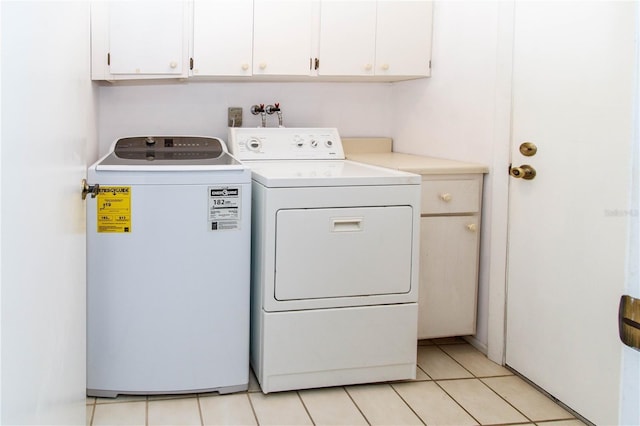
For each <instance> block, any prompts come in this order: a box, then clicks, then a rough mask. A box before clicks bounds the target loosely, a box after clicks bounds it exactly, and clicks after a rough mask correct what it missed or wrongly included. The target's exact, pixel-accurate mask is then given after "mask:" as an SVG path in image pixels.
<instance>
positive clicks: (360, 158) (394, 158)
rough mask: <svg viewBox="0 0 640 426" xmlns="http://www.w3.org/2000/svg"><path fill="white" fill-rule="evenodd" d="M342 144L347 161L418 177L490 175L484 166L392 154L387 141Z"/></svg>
mask: <svg viewBox="0 0 640 426" xmlns="http://www.w3.org/2000/svg"><path fill="white" fill-rule="evenodd" d="M342 143H343V146H344V151H345V155H346V157H347V159H348V160H352V161H357V162H360V163H367V164H373V165H376V166H381V167H386V168H389V169H396V170H402V171H405V172H410V173H416V174H419V175H430V174H438V175H442V174H462V173H488V172H489V167H487V166H486V165H484V164H479V163H469V162H465V161H457V160H449V159H445V158H436V157H426V156H422V155H413V154H403V153H399V152H392V151H391V139H388V138H342Z"/></svg>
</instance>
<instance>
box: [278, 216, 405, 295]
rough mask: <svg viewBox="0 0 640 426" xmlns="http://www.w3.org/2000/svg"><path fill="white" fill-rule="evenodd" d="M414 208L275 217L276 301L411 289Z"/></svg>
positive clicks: (391, 292) (381, 293)
mask: <svg viewBox="0 0 640 426" xmlns="http://www.w3.org/2000/svg"><path fill="white" fill-rule="evenodd" d="M412 223H413V215H412V208H411V207H410V206H390V207H365V208H331V209H287V210H280V211H278V213H277V219H276V259H275V261H276V262H275V267H276V270H275V298H276V300H280V301H285V300H302V299H323V298H339V297H358V296H370V295H385V294H398V293H408V292H409V291H410V290H411V258H412V252H411V248H412Z"/></svg>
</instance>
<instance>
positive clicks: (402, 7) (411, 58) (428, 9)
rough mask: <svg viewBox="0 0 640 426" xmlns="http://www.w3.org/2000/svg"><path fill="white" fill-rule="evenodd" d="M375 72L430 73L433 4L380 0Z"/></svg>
mask: <svg viewBox="0 0 640 426" xmlns="http://www.w3.org/2000/svg"><path fill="white" fill-rule="evenodd" d="M377 3H378V15H377V17H378V19H377V25H376V75H389V76H416V77H427V76H429V75H431V68H430V66H429V64H430V62H431V37H432V21H433V4H432V3H431V2H430V1H391V0H383V1H378V2H377Z"/></svg>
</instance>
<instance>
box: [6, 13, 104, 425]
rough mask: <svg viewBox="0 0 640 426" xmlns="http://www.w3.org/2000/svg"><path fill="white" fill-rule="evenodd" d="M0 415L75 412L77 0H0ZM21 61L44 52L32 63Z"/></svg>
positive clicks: (80, 126)
mask: <svg viewBox="0 0 640 426" xmlns="http://www.w3.org/2000/svg"><path fill="white" fill-rule="evenodd" d="M0 8H1V9H2V25H1V30H2V34H1V37H0V38H1V39H2V59H1V60H2V126H1V129H2V166H1V167H2V190H1V191H0V194H1V196H2V283H1V284H2V344H1V346H2V365H1V366H2V370H1V372H0V376H1V377H2V395H1V399H0V404H1V405H0V409H1V412H2V414H1V418H0V423H2V424H12V425H13V424H47V425H54V424H60V425H71V424H76V425H77V424H85V423H86V414H85V412H86V408H87V406H86V401H85V387H86V382H85V309H86V307H85V227H84V226H85V225H84V218H85V216H84V203H83V201H82V200H81V198H80V191H79V189H80V180H81V179H82V178H83V177H84V175H85V171H86V161H87V157H92V156H95V149H96V146H97V142H96V134H95V133H96V126H95V110H94V100H93V95H94V92H93V90H94V88H93V87H92V84H91V81H90V69H89V67H90V52H89V37H90V34H89V19H90V16H89V11H90V5H89V3H88V2H76V1H72V2H51V1H38V2H35V1H28V2H17V1H16V2H1V5H0ZM25 64H47V67H46V68H47V69H46V72H43V69H42V67H37V66H25Z"/></svg>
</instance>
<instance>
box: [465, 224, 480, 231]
mask: <svg viewBox="0 0 640 426" xmlns="http://www.w3.org/2000/svg"><path fill="white" fill-rule="evenodd" d="M467 229H468V230H469V232H476V231H477V230H478V226H477V225H476V224H475V223H469V224H468V225H467Z"/></svg>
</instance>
